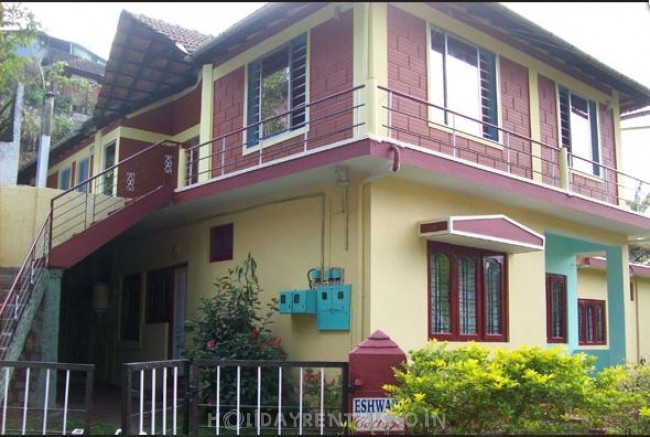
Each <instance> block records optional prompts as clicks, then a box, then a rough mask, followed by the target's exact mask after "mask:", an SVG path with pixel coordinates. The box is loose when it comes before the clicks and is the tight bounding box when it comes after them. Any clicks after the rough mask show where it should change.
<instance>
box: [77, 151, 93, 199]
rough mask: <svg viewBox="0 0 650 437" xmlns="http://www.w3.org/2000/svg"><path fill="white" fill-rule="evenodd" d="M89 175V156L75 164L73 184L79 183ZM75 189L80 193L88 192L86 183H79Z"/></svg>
mask: <svg viewBox="0 0 650 437" xmlns="http://www.w3.org/2000/svg"><path fill="white" fill-rule="evenodd" d="M89 176H90V158H86V159H83V160H81V161H79V164H78V165H77V182H76V184H75V185H79V184H80V183H82V182H83V181H85V180H86V179H88V177H89ZM77 191H79V192H82V193H87V192H88V184H87V183H86V184H83V185H79V187H77Z"/></svg>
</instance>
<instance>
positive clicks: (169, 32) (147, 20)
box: [125, 11, 213, 54]
mask: <svg viewBox="0 0 650 437" xmlns="http://www.w3.org/2000/svg"><path fill="white" fill-rule="evenodd" d="M125 12H127V13H129V14H131V15H132V16H133V18H135V19H136V20H138V21H140V22H141V23H143V24H145V25H147V26H149V27H150V28H151V29H153V30H154V31H156V32H158V33H160V34H162V35H165V36H166V37H167V38H169V39H170V40H172V41H173V42H175V43H177V44H180V45H182V47H183V48H184V49H185V51H186V52H187V53H188V54H190V53H193V52H194V51H195V50H196V49H198V48H199V47H200V46H202V45H203V44H205V43H206V42H208V41H209V40H211V39H212V38H213V36H212V35H204V34H202V33H200V32H197V31H196V30H190V29H185V28H184V27H181V26H177V25H175V24H170V23H167V22H165V21H161V20H157V19H155V18H151V17H147V16H146V15H142V14H133V13H131V12H128V11H125Z"/></svg>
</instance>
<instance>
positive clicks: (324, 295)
mask: <svg viewBox="0 0 650 437" xmlns="http://www.w3.org/2000/svg"><path fill="white" fill-rule="evenodd" d="M351 293H352V287H351V286H350V285H323V286H320V287H317V288H316V300H317V303H316V308H317V311H318V313H317V314H318V315H317V318H316V325H317V326H318V329H319V330H321V331H349V330H350V294H351Z"/></svg>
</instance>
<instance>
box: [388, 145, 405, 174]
mask: <svg viewBox="0 0 650 437" xmlns="http://www.w3.org/2000/svg"><path fill="white" fill-rule="evenodd" d="M388 150H390V151H391V152H393V166H392V167H391V170H392V171H393V173H397V172H398V171H399V169H400V166H401V165H402V155H401V151H400V150H399V147H398V146H397V145H395V144H391V145H390V146H388Z"/></svg>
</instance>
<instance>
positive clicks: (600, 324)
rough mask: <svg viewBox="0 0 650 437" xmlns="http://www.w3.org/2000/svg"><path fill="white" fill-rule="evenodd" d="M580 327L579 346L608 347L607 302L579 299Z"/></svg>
mask: <svg viewBox="0 0 650 437" xmlns="http://www.w3.org/2000/svg"><path fill="white" fill-rule="evenodd" d="M599 314H600V317H599ZM599 318H600V320H599ZM578 325H579V326H578V329H579V331H578V332H579V335H578V344H579V345H584V346H593V345H606V344H607V305H606V303H605V301H604V300H599V299H578Z"/></svg>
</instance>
